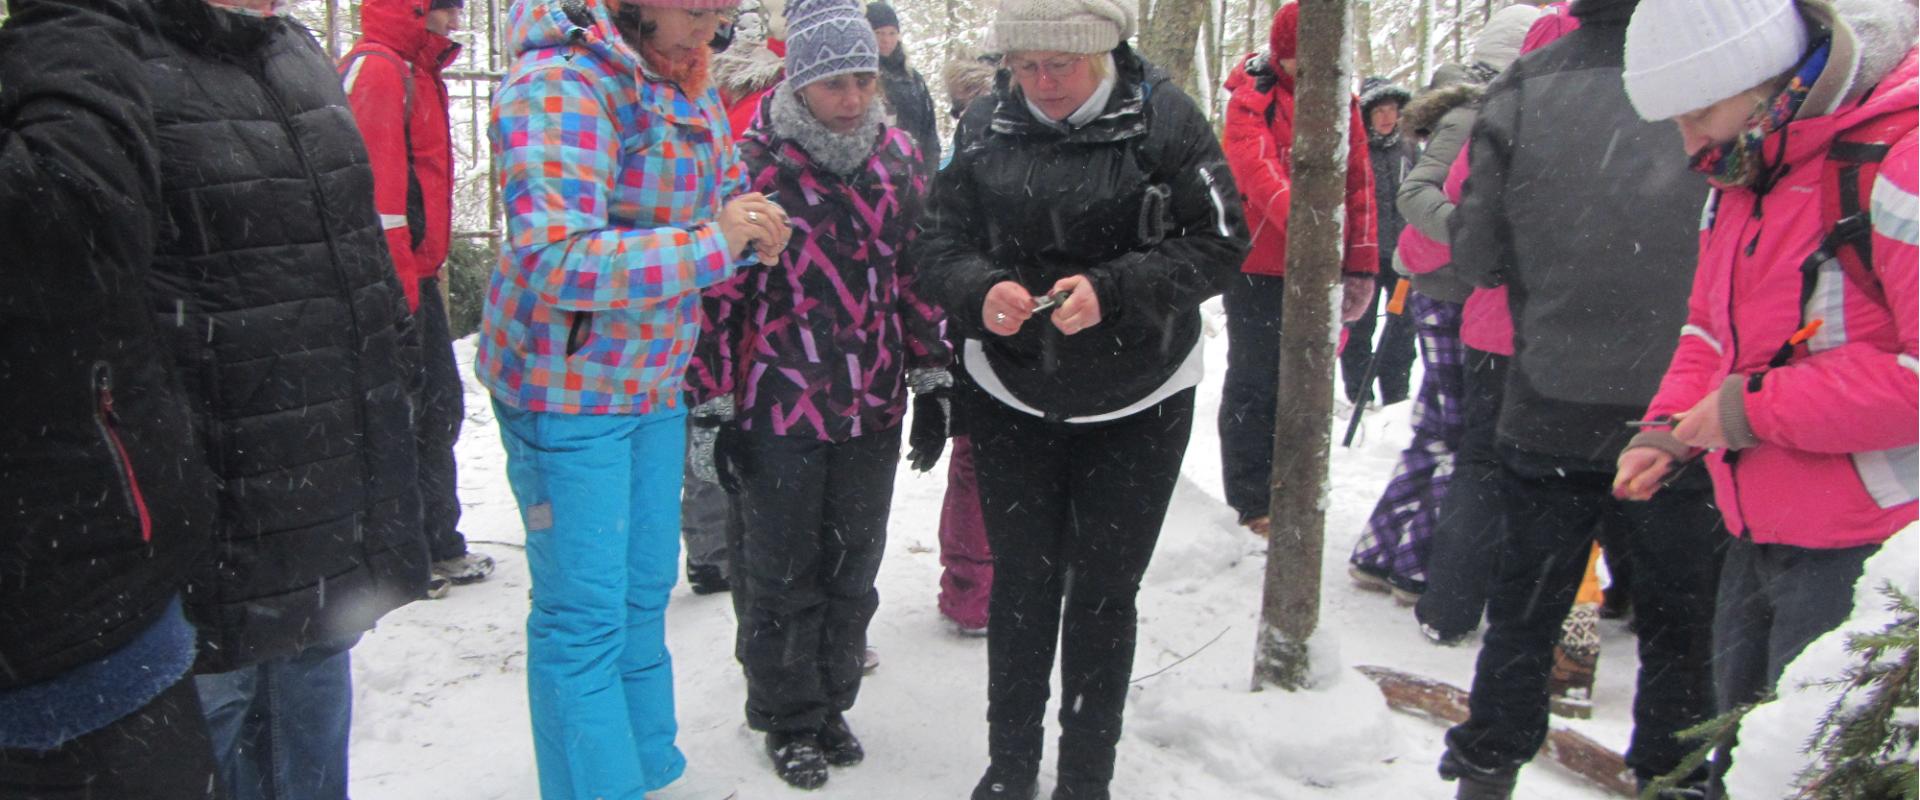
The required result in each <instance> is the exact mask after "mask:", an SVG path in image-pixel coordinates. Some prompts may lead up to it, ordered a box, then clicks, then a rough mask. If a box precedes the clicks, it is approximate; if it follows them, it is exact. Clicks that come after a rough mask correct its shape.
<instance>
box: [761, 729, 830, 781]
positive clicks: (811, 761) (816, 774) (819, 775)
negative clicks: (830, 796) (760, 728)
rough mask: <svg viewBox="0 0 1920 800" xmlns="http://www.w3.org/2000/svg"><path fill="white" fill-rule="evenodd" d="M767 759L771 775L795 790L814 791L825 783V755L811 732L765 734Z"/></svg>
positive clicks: (815, 736) (818, 739)
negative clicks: (771, 770) (771, 769)
mask: <svg viewBox="0 0 1920 800" xmlns="http://www.w3.org/2000/svg"><path fill="white" fill-rule="evenodd" d="M767 757H768V758H771V759H773V773H774V774H775V775H779V776H780V780H783V781H786V782H787V785H789V786H792V787H794V788H796V789H818V788H820V787H822V786H825V785H826V784H827V754H826V752H825V751H824V750H822V749H821V748H820V738H819V736H818V735H816V734H815V733H814V732H812V731H806V732H803V733H790V732H786V731H773V732H771V733H768V734H767Z"/></svg>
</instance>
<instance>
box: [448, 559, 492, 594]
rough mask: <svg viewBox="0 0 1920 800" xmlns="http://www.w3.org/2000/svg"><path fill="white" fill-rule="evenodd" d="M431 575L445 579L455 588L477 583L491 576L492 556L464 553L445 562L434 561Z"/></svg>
mask: <svg viewBox="0 0 1920 800" xmlns="http://www.w3.org/2000/svg"><path fill="white" fill-rule="evenodd" d="M433 574H434V575H437V576H440V577H443V578H446V579H447V580H448V581H449V582H451V583H452V584H453V585H455V586H465V585H467V584H469V583H479V582H481V581H484V580H486V579H487V576H488V575H492V574H493V556H489V555H485V554H482V553H466V554H463V555H459V556H455V557H453V558H449V559H447V560H445V561H435V562H433Z"/></svg>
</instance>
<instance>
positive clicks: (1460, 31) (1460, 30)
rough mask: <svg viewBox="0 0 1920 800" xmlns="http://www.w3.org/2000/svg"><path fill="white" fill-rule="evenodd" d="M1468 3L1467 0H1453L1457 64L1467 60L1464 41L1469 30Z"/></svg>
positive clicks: (1454, 54) (1454, 45)
mask: <svg viewBox="0 0 1920 800" xmlns="http://www.w3.org/2000/svg"><path fill="white" fill-rule="evenodd" d="M1466 4H1467V0H1453V63H1455V64H1458V63H1460V62H1462V61H1465V60H1467V51H1466V42H1465V41H1463V40H1464V39H1465V38H1466V36H1465V33H1466V30H1467V19H1466V8H1465V6H1466Z"/></svg>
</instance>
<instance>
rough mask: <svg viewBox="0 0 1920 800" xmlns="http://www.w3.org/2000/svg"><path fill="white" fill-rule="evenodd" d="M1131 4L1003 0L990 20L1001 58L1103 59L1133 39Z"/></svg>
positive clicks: (1131, 0)
mask: <svg viewBox="0 0 1920 800" xmlns="http://www.w3.org/2000/svg"><path fill="white" fill-rule="evenodd" d="M1134 2H1135V0H1004V2H1002V3H1001V4H1000V15H999V16H998V17H995V18H994V20H993V44H994V47H995V48H996V49H998V50H999V51H1000V52H1003V53H1013V52H1021V51H1025V52H1035V51H1040V52H1059V53H1105V52H1107V51H1109V50H1112V49H1114V48H1116V47H1119V46H1120V43H1121V42H1124V41H1126V40H1128V39H1130V38H1132V37H1133V34H1134Z"/></svg>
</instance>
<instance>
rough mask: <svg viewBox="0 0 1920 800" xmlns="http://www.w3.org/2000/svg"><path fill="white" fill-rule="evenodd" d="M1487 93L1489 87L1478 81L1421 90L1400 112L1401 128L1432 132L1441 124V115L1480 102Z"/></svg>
mask: <svg viewBox="0 0 1920 800" xmlns="http://www.w3.org/2000/svg"><path fill="white" fill-rule="evenodd" d="M1486 93H1487V87H1486V86H1484V85H1481V84H1477V83H1456V84H1454V85H1452V86H1443V87H1441V88H1438V89H1431V90H1428V91H1425V92H1421V93H1420V96H1419V97H1416V98H1414V99H1413V102H1411V103H1408V104H1407V107H1406V108H1405V109H1404V110H1402V111H1401V112H1400V129H1401V130H1405V131H1414V132H1428V133H1431V132H1432V131H1433V127H1434V126H1435V125H1439V124H1440V118H1441V117H1444V116H1446V115H1447V113H1448V112H1451V111H1453V110H1454V109H1456V108H1461V107H1464V106H1470V105H1474V104H1477V103H1479V102H1480V98H1482V97H1484V96H1486Z"/></svg>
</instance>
